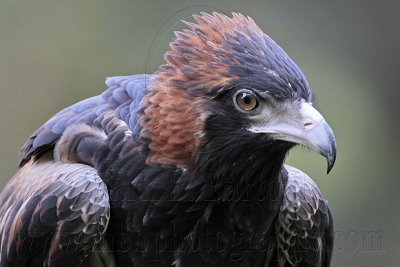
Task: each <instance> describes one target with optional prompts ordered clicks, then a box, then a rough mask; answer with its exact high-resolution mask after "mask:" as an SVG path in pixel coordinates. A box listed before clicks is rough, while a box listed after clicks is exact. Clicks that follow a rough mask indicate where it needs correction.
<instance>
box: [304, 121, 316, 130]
mask: <svg viewBox="0 0 400 267" xmlns="http://www.w3.org/2000/svg"><path fill="white" fill-rule="evenodd" d="M313 125H314V123H313V122H312V121H306V122H304V128H306V129H310V128H312V127H313Z"/></svg>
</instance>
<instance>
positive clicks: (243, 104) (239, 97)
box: [235, 91, 258, 111]
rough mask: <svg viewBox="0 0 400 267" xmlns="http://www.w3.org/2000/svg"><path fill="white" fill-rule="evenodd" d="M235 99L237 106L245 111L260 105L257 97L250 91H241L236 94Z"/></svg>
mask: <svg viewBox="0 0 400 267" xmlns="http://www.w3.org/2000/svg"><path fill="white" fill-rule="evenodd" d="M235 101H236V104H237V106H238V107H239V108H240V109H241V110H244V111H251V110H253V109H255V108H256V107H257V106H258V99H257V97H256V96H255V95H254V94H253V93H252V92H250V91H245V92H239V93H238V94H236V97H235Z"/></svg>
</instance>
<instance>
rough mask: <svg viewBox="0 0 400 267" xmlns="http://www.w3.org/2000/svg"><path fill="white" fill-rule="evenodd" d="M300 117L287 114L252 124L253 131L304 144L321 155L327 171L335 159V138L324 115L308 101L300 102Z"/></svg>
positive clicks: (251, 129)
mask: <svg viewBox="0 0 400 267" xmlns="http://www.w3.org/2000/svg"><path fill="white" fill-rule="evenodd" d="M300 115H301V116H300V118H296V117H290V118H288V117H287V116H285V117H283V118H281V119H279V120H276V121H273V122H271V123H269V124H268V125H263V126H253V127H251V128H250V129H249V130H250V131H252V132H255V133H269V134H271V136H272V137H273V138H274V139H276V140H283V141H287V142H292V143H296V144H300V145H303V146H306V147H308V148H310V149H312V150H314V151H316V152H318V153H319V154H321V155H322V156H324V157H325V158H326V160H327V163H328V169H327V173H329V172H330V171H331V169H332V167H333V165H334V164H335V160H336V139H335V135H334V134H333V131H332V129H331V127H329V124H328V123H327V122H326V121H325V119H324V117H323V116H322V115H321V113H319V112H318V111H317V110H316V109H315V108H314V107H313V106H312V105H311V104H310V103H307V102H305V101H304V102H302V103H301V108H300Z"/></svg>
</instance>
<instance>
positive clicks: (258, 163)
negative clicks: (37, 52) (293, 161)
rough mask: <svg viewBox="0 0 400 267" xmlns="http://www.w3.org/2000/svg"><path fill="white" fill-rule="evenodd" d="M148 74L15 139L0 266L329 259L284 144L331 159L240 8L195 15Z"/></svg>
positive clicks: (294, 89) (271, 48) (312, 189)
mask: <svg viewBox="0 0 400 267" xmlns="http://www.w3.org/2000/svg"><path fill="white" fill-rule="evenodd" d="M184 23H185V25H186V29H185V30H183V31H179V32H176V33H175V39H174V41H173V42H172V43H171V44H170V51H169V52H167V53H166V54H165V61H166V62H165V64H164V65H162V66H160V68H159V69H158V71H156V73H155V74H152V75H149V74H146V75H145V74H143V75H133V76H118V77H112V78H108V79H107V80H106V84H107V86H108V89H107V90H105V91H104V92H103V93H102V94H100V95H98V96H94V97H91V98H88V99H86V100H83V101H81V102H79V103H76V104H74V105H72V106H70V107H67V108H66V109H64V110H62V111H60V112H59V113H57V114H56V115H54V116H53V117H52V118H51V119H50V120H48V121H47V122H46V123H44V124H43V125H42V126H41V127H40V128H39V129H38V130H36V131H35V132H34V133H33V134H32V135H31V136H30V138H29V139H28V140H27V142H26V143H25V145H24V146H23V148H22V151H23V156H22V159H21V162H20V166H19V169H18V171H17V172H16V174H15V176H14V177H13V178H12V179H11V180H10V181H9V183H8V184H7V185H6V187H5V188H4V190H3V192H2V193H1V196H0V236H1V241H0V266H1V267H6V266H51V267H53V266H98V267H103V266H123V267H128V266H171V265H173V266H191V267H196V266H231V267H232V266H329V265H330V259H331V253H332V248H333V222H332V216H331V213H330V211H329V208H328V206H327V201H326V200H325V199H324V198H323V196H322V194H321V192H320V191H319V189H318V187H317V186H316V184H315V183H314V182H313V181H312V180H311V179H310V177H308V176H307V175H306V174H304V173H303V172H301V171H300V170H298V169H295V168H293V167H289V166H287V165H285V159H286V156H287V154H288V151H289V150H290V149H291V148H293V147H294V146H296V145H301V146H305V147H308V148H310V149H312V150H314V151H316V152H318V153H320V154H322V155H323V156H324V157H326V159H327V162H328V172H329V170H330V169H331V168H332V166H333V164H334V161H335V157H336V144H335V142H336V141H335V137H334V134H333V132H332V130H331V128H330V127H329V125H328V124H327V122H326V121H325V119H324V118H323V117H322V115H321V114H320V113H319V112H318V111H317V110H316V109H315V108H314V107H313V104H312V102H311V101H312V91H311V88H310V86H309V85H308V83H307V81H306V78H305V76H304V74H303V73H302V71H301V70H300V69H299V67H298V66H297V65H296V64H295V63H294V62H293V61H292V60H291V59H290V58H289V56H288V55H287V54H286V53H285V52H284V51H283V50H282V48H280V47H279V46H278V45H277V44H276V43H275V42H274V41H273V40H272V39H271V38H270V37H269V36H268V35H266V34H265V33H264V32H263V31H262V30H261V29H260V28H259V27H258V26H257V25H256V24H255V22H254V21H253V20H252V19H251V18H249V17H245V16H243V15H241V14H236V13H234V14H233V15H232V16H226V15H222V14H219V13H212V14H207V13H201V14H200V15H195V16H194V22H184Z"/></svg>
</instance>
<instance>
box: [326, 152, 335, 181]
mask: <svg viewBox="0 0 400 267" xmlns="http://www.w3.org/2000/svg"><path fill="white" fill-rule="evenodd" d="M325 157H326V161H327V163H328V168H327V171H326V174H329V173H330V171H331V170H332V168H333V166H334V165H335V161H336V146H333V151H332V152H330V153H327V154H326V155H325Z"/></svg>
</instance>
